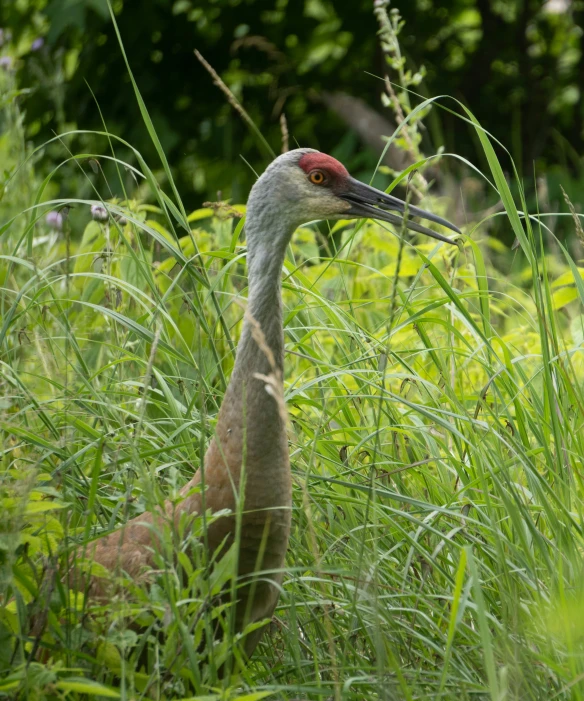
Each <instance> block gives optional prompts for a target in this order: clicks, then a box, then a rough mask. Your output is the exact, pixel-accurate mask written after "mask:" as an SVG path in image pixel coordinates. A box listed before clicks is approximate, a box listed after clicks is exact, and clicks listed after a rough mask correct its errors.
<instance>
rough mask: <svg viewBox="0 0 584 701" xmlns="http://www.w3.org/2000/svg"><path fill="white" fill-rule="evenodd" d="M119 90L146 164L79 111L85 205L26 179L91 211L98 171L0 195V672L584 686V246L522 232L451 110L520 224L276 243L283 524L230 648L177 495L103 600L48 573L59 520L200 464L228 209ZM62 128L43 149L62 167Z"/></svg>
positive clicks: (77, 537)
mask: <svg viewBox="0 0 584 701" xmlns="http://www.w3.org/2000/svg"><path fill="white" fill-rule="evenodd" d="M135 88H136V92H137V95H138V98H139V93H138V89H137V86H135ZM139 99H140V98H139ZM140 106H141V109H142V111H143V115H144V118H145V123H146V126H147V128H148V129H149V131H150V132H151V135H152V137H153V140H154V143H155V144H156V145H157V148H158V149H159V152H160V156H161V158H162V159H163V160H162V162H163V164H164V168H163V175H162V176H161V182H159V179H158V178H157V176H156V174H155V171H156V168H155V167H154V166H153V165H148V164H147V163H146V162H145V161H144V159H143V158H142V157H141V155H140V154H139V153H138V152H136V151H135V150H133V151H132V153H133V156H132V160H131V161H122V160H121V159H118V156H117V153H118V150H119V148H120V146H124V147H127V145H120V144H119V142H118V140H117V139H116V138H115V136H114V135H113V134H110V133H109V132H108V131H107V128H106V127H105V126H104V132H103V138H104V140H106V141H107V142H109V143H110V145H111V153H110V155H109V158H111V159H113V161H114V162H115V163H116V165H117V167H118V173H119V177H120V181H121V182H117V183H111V186H112V190H116V189H117V190H118V191H119V188H120V187H121V185H124V186H125V192H126V195H125V197H126V199H125V200H123V201H117V202H114V201H108V202H106V203H105V207H106V208H107V211H108V212H109V218H108V220H107V221H106V222H95V221H94V222H90V223H89V224H87V226H86V227H85V230H84V232H83V235H82V237H80V236H79V233H80V232H79V231H77V230H72V229H71V224H70V223H68V222H66V223H65V228H64V231H63V232H54V231H50V230H49V229H48V228H47V226H46V224H45V222H44V213H45V212H46V211H47V210H48V209H56V208H60V207H62V206H65V205H67V206H73V205H74V206H75V207H76V210H77V212H78V213H79V212H87V216H88V212H89V207H90V205H91V204H92V203H95V202H103V200H102V198H103V199H104V200H107V199H108V198H109V197H110V195H109V194H108V193H109V190H108V188H102V189H99V190H96V191H95V196H94V197H93V198H92V199H91V200H85V199H80V198H76V197H72V198H69V199H58V200H54V199H53V200H50V201H47V199H46V193H47V192H50V190H51V177H49V178H48V179H47V180H46V181H44V182H42V183H37V184H36V188H33V194H32V195H31V196H30V197H29V196H28V194H27V193H26V192H25V191H23V190H22V189H16V188H15V187H14V183H16V182H17V180H16V178H17V177H19V176H20V174H21V173H23V172H24V170H23V169H25V168H26V167H27V166H26V165H21V169H20V170H18V171H17V173H16V174H15V175H14V176H13V179H12V182H11V183H9V186H8V188H7V190H6V193H5V195H4V201H5V202H8V203H9V206H10V207H11V208H14V202H15V201H17V200H18V198H20V199H21V204H20V206H19V208H17V209H16V211H17V213H16V215H15V216H13V215H12V213H9V214H7V215H6V218H5V220H4V221H0V314H1V323H0V434H1V436H2V442H1V447H0V455H1V482H0V484H1V485H2V492H1V499H2V511H1V514H2V515H1V516H0V519H1V521H0V523H1V534H0V556H1V560H0V563H1V569H0V597H1V601H2V608H1V609H0V669H1V670H2V678H1V680H0V695H4V696H8V697H11V696H19V697H20V698H35V699H44V698H46V699H52V698H59V699H62V698H67V699H82V698H87V697H91V696H102V697H111V698H123V699H141V698H160V699H162V698H164V699H186V698H193V697H197V698H201V699H202V698H205V699H210V698H213V699H215V698H217V699H235V698H239V699H247V700H248V701H252V700H253V699H260V698H263V696H269V697H271V698H274V699H294V698H306V699H330V698H333V699H335V700H340V699H373V698H379V699H438V698H443V699H476V698H480V699H482V698H484V699H492V700H493V701H494V700H495V699H497V700H502V699H534V700H536V699H537V700H541V699H581V698H582V697H584V683H583V681H584V657H583V649H582V643H583V633H582V631H584V598H583V592H582V585H581V582H582V505H583V500H582V486H583V485H582V478H583V477H582V470H583V465H582V456H583V455H584V445H583V441H584V438H583V432H582V425H583V420H584V393H583V391H582V381H583V378H584V364H583V359H582V340H583V335H584V334H583V329H584V322H583V319H584V317H583V316H582V303H583V302H584V284H583V282H582V276H581V272H582V271H581V269H580V268H578V266H577V262H575V261H574V260H573V259H572V257H571V256H570V255H569V253H568V251H567V249H566V248H565V247H563V246H562V245H561V244H560V243H558V244H557V245H556V246H555V247H556V249H559V250H560V251H561V254H562V255H563V258H561V259H560V258H552V257H550V256H549V255H548V253H547V251H548V249H549V246H550V242H551V241H553V232H551V231H549V230H548V228H547V227H546V225H545V221H546V220H543V219H542V218H540V217H538V213H537V212H530V213H529V216H526V215H525V209H526V208H525V204H524V203H523V202H521V201H519V202H515V201H514V200H513V197H512V195H511V192H510V189H509V186H508V184H507V177H506V171H509V172H511V173H512V172H513V171H512V164H511V162H510V160H509V158H508V155H507V154H506V153H505V152H504V151H502V150H501V149H500V148H499V147H498V146H497V151H495V150H494V146H493V142H492V140H491V139H490V137H489V135H488V134H487V133H486V132H485V131H483V129H482V128H481V127H480V125H478V124H477V123H476V122H475V120H474V118H473V117H472V115H470V114H469V113H465V114H463V116H461V119H462V118H464V119H465V120H466V121H467V126H468V128H473V129H475V130H476V133H477V136H478V139H479V141H480V143H481V145H482V148H483V150H484V153H485V156H486V159H487V162H488V163H489V167H490V172H489V173H485V174H484V176H483V177H485V178H486V179H487V180H488V181H489V182H490V183H491V184H492V187H493V188H495V189H496V191H497V193H498V196H499V197H500V199H501V201H502V202H503V204H504V207H505V211H504V213H503V214H502V215H501V216H504V217H506V220H507V221H508V225H509V227H510V229H511V230H512V231H513V232H514V234H515V236H516V237H517V239H518V241H519V244H520V250H519V252H518V253H513V252H512V251H509V250H501V249H502V248H503V247H502V246H501V244H498V243H497V242H493V241H491V239H490V238H489V236H488V221H482V222H481V221H479V222H474V221H472V213H469V217H470V221H469V222H468V223H467V225H466V227H465V231H466V234H467V235H466V237H465V239H464V244H463V245H462V246H461V248H460V249H458V248H455V247H453V248H447V247H445V246H443V245H436V246H435V245H433V244H428V243H426V242H424V243H420V245H418V246H413V245H412V243H411V241H410V239H409V238H408V239H407V240H406V241H403V242H400V241H399V236H398V237H396V235H395V233H394V232H392V231H391V230H389V229H388V228H386V227H383V226H380V225H377V224H372V223H366V224H364V225H362V224H358V225H356V226H355V225H354V224H352V223H347V222H345V223H340V224H337V225H335V229H337V230H339V229H342V230H343V237H342V240H343V246H342V248H341V250H340V251H339V253H338V254H337V255H336V256H335V258H334V259H332V260H323V259H321V258H319V249H318V239H317V231H316V230H315V228H314V227H310V226H308V227H305V228H303V229H301V230H300V231H299V232H297V234H296V236H295V239H294V241H293V243H292V245H291V247H290V250H289V255H288V257H287V260H286V264H285V265H286V269H285V271H284V305H285V327H286V353H287V354H286V378H285V382H286V400H287V403H288V408H289V412H290V426H289V437H290V452H291V457H292V469H293V485H294V514H293V532H292V538H291V543H290V548H289V557H288V562H287V569H286V578H285V581H284V584H283V588H282V595H281V599H280V605H279V607H278V610H277V614H276V616H275V618H274V620H273V622H272V624H271V626H270V630H269V635H266V636H265V638H264V640H263V642H262V644H261V645H260V647H259V648H258V650H257V651H256V654H255V655H254V657H253V659H252V661H251V662H250V664H249V665H247V666H244V667H243V668H242V669H241V670H240V671H239V673H238V674H236V675H233V676H232V677H230V678H229V677H228V678H225V679H220V678H219V677H218V675H217V669H218V667H219V666H220V665H221V664H223V663H225V662H226V661H227V664H228V665H230V666H231V668H235V667H236V663H237V661H238V654H239V653H238V652H237V640H234V639H233V634H232V633H230V627H229V616H230V612H229V611H228V610H226V611H221V610H219V608H220V607H218V606H217V605H216V604H215V603H214V599H213V596H214V594H216V593H217V591H219V590H220V588H221V587H225V586H230V583H231V578H232V573H233V564H234V560H233V558H227V559H226V560H224V561H223V562H222V564H221V565H218V566H214V563H213V562H212V558H210V557H209V554H207V553H206V551H205V549H204V547H203V546H202V543H204V524H203V519H200V520H199V521H197V522H196V523H195V525H194V527H193V528H192V529H185V530H184V532H182V531H180V529H179V532H178V533H177V532H173V531H171V530H170V529H169V530H168V531H167V532H166V533H164V534H163V539H162V547H161V550H160V553H159V554H158V570H157V572H156V573H154V574H153V576H152V578H151V582H150V584H149V586H144V587H141V586H138V585H136V584H135V583H133V582H129V581H127V582H122V583H121V586H120V588H119V594H118V595H117V596H116V597H115V598H114V599H112V601H110V602H109V603H108V605H107V606H96V605H91V606H89V605H87V604H86V603H85V602H84V601H83V597H82V596H79V595H77V596H76V595H74V594H73V593H72V592H70V591H68V588H67V585H66V584H64V583H63V582H62V580H61V577H60V575H59V574H58V572H59V571H61V572H62V571H63V569H65V568H66V562H67V559H68V557H69V556H70V554H71V552H73V551H74V548H78V546H80V545H81V546H83V545H84V544H87V543H89V542H90V541H92V540H93V539H94V538H97V537H99V535H100V534H102V533H105V532H109V531H110V530H111V529H113V528H115V527H116V526H117V525H118V524H120V523H122V522H123V521H125V520H126V519H127V518H129V517H132V516H134V515H136V514H140V513H142V512H144V511H145V510H151V509H153V508H155V506H156V505H157V504H161V503H162V502H163V501H164V499H165V498H167V497H170V498H171V499H178V498H179V497H178V491H179V489H180V487H181V486H182V485H183V484H184V483H185V482H186V481H187V480H188V479H189V478H190V476H191V475H192V473H193V471H194V470H196V469H198V467H199V466H200V464H201V460H202V457H203V455H204V451H205V447H206V445H207V443H208V440H209V436H210V435H212V432H213V426H214V421H215V417H216V414H217V410H218V407H219V406H220V404H221V399H222V396H223V393H224V390H225V386H226V382H227V380H228V378H229V375H230V372H231V368H232V365H233V359H234V346H235V343H236V341H237V338H238V336H239V330H240V325H241V319H242V316H243V310H242V307H241V304H240V301H241V300H244V299H245V296H246V285H247V282H246V277H245V248H244V245H245V244H244V238H243V237H244V233H243V220H242V219H239V218H238V217H234V216H233V214H234V213H233V212H232V211H230V210H228V209H226V208H220V209H219V210H218V212H214V211H213V210H210V209H209V210H198V211H196V212H193V213H191V214H188V213H187V212H186V211H185V208H184V207H183V205H182V203H181V201H180V196H179V193H178V192H177V190H176V188H174V187H173V186H172V169H171V167H170V165H169V164H168V163H167V162H166V159H164V158H163V153H162V150H161V147H160V144H159V142H158V140H157V138H156V135H155V132H154V127H153V126H152V123H151V121H150V120H149V117H148V113H147V109H146V106H145V105H144V103H143V102H142V101H141V100H140ZM423 107H425V105H422V108H423ZM469 123H470V124H469ZM7 133H8V132H7ZM10 134H12V138H16V136H15V135H16V132H15V131H14V130H12V131H11V132H10ZM88 158H93V156H91V154H81V155H66V156H65V157H64V163H65V162H77V163H78V164H79V166H80V177H85V176H84V175H83V173H84V169H87V166H86V162H87V159H88ZM129 169H130V170H132V171H134V172H135V174H136V177H138V178H139V179H140V180H141V181H142V182H143V185H142V186H141V201H135V200H132V199H131V197H132V195H133V193H132V190H131V188H130V187H129V183H130V182H131V181H130V179H129V178H128V177H127V172H128V170H129ZM53 175H54V174H53ZM31 177H32V176H31ZM88 180H89V179H88ZM27 182H28V184H29V186H32V184H33V183H32V182H31V180H30V177H29V178H28V180H27ZM167 190H168V192H171V193H172V194H167V193H166V191H167ZM11 198H12V202H11ZM145 202H146V203H145ZM446 205H447V203H443V202H439V201H434V202H432V207H433V209H435V210H436V209H437V210H440V209H441V208H445V207H446ZM2 211H3V212H4V214H6V213H7V212H8V211H9V210H8V209H7V208H4V209H3V210H2ZM122 217H123V218H122ZM494 249H498V253H493V250H494ZM398 261H399V265H398ZM75 552H79V550H78V549H77V550H75ZM59 568H60V569H59ZM86 614H88V615H86ZM217 620H221V621H223V623H222V624H223V625H224V626H225V631H226V633H225V636H224V637H223V638H222V639H219V640H217V641H216V642H215V643H213V644H211V643H209V642H208V643H207V645H206V648H205V649H201V648H200V641H201V640H203V639H204V636H205V634H208V633H209V631H210V630H211V628H212V627H213V626H215V624H216V621H217ZM207 640H208V637H207Z"/></svg>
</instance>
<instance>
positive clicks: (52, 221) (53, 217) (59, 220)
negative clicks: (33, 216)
mask: <svg viewBox="0 0 584 701" xmlns="http://www.w3.org/2000/svg"><path fill="white" fill-rule="evenodd" d="M45 222H46V223H47V226H49V227H50V228H51V229H54V230H55V231H62V229H63V215H62V214H61V212H57V211H55V210H52V211H51V212H48V214H47V216H46V217H45Z"/></svg>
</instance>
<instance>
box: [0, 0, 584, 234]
mask: <svg viewBox="0 0 584 701" xmlns="http://www.w3.org/2000/svg"><path fill="white" fill-rule="evenodd" d="M112 5H113V9H114V12H115V14H116V18H117V22H118V24H119V27H120V31H121V35H122V39H123V42H124V46H125V49H126V52H127V55H128V56H129V59H130V62H131V66H132V69H133V71H134V74H135V77H136V80H137V83H138V85H139V87H140V90H141V91H142V95H143V97H144V99H145V101H146V104H147V106H148V109H149V112H150V114H151V115H152V118H153V121H154V125H155V127H156V131H157V133H158V135H159V137H160V139H161V141H162V145H163V147H164V149H165V151H166V154H167V156H168V158H169V161H170V162H171V163H172V164H173V168H174V173H173V175H174V176H175V178H176V181H177V183H178V185H179V189H180V191H181V195H182V197H183V199H184V200H185V203H186V204H187V207H190V208H195V207H197V206H200V205H201V203H202V202H203V201H204V200H207V199H215V198H216V196H217V191H221V194H222V197H231V198H233V200H234V201H236V202H241V201H244V200H245V198H246V196H247V192H248V189H249V187H250V185H251V183H252V182H253V178H254V175H253V172H252V169H251V168H250V165H251V166H252V167H253V168H255V169H256V170H261V169H262V168H263V167H264V166H265V164H266V163H267V161H268V160H269V159H270V156H269V154H268V153H267V152H266V150H265V149H263V148H262V145H261V144H260V143H259V142H258V140H257V139H256V138H255V136H254V135H253V133H251V132H250V130H249V129H248V128H247V127H246V125H245V123H244V122H243V121H242V120H241V118H240V116H239V115H238V114H237V113H236V112H235V111H234V109H233V108H232V106H230V105H229V104H228V102H227V100H226V98H225V96H224V94H223V93H222V92H221V91H220V90H219V89H218V88H217V87H215V86H213V83H212V78H211V76H210V75H209V74H208V73H207V72H206V71H205V69H204V68H203V67H202V66H201V64H200V63H199V62H198V61H197V59H196V58H195V55H194V49H195V48H196V49H198V50H199V51H200V52H201V53H202V55H203V56H204V57H205V58H206V59H207V61H208V62H209V63H210V64H211V65H212V66H213V68H214V69H215V70H216V71H217V72H218V73H219V75H220V76H221V78H222V80H223V81H224V82H225V84H226V85H227V86H228V87H229V89H230V90H231V91H232V93H233V94H234V95H235V96H236V97H237V99H238V100H240V101H241V103H242V104H243V106H244V107H245V109H246V110H247V112H248V113H249V114H250V116H251V117H252V119H253V120H254V121H255V123H256V124H257V125H258V127H259V128H260V129H261V132H262V133H263V134H264V135H265V137H266V139H267V141H268V142H269V144H270V145H271V147H272V148H273V150H274V151H275V152H276V153H277V152H279V151H280V150H281V141H282V131H281V116H282V115H285V118H286V122H287V128H288V131H289V140H290V146H291V147H294V146H295V145H301V146H311V147H315V148H319V149H322V150H324V151H327V152H330V153H333V154H334V155H336V156H337V157H339V158H342V159H343V160H344V161H345V162H346V163H347V165H348V166H349V167H350V168H352V169H353V171H355V172H356V174H357V175H359V176H360V177H367V176H368V175H371V174H372V173H373V170H374V168H375V165H376V163H377V161H378V158H379V155H380V153H381V150H382V148H383V145H384V141H383V137H384V136H388V135H390V134H391V133H392V131H393V129H394V128H395V125H396V121H395V115H394V114H393V112H392V111H391V110H390V109H388V108H387V107H386V106H384V100H383V95H384V92H385V89H384V83H383V80H382V77H383V76H384V74H385V73H386V71H387V65H386V62H385V60H384V56H383V53H382V50H381V48H380V46H379V41H378V37H377V33H378V30H379V27H378V25H377V22H376V18H375V16H374V12H373V8H374V3H373V2H372V0H335V2H329V1H328V0H149V1H148V2H143V1H141V2H138V0H114V2H113V3H112ZM1 8H2V9H1V10H0V27H2V28H3V30H4V31H3V36H2V38H3V46H2V47H0V52H1V53H0V55H1V56H2V57H3V62H4V63H3V67H4V70H13V71H15V72H16V83H17V85H18V86H19V88H20V89H21V90H22V94H21V96H20V98H19V100H20V107H21V109H22V110H23V111H24V113H25V125H24V126H25V132H26V136H27V138H28V139H29V140H30V141H32V142H33V143H34V144H41V143H43V142H45V141H46V140H47V139H49V138H51V137H53V136H54V135H55V134H57V133H62V132H64V131H68V130H70V129H74V128H79V129H101V128H102V126H103V124H102V116H101V115H103V119H104V121H105V124H106V125H107V128H108V129H109V130H110V131H111V132H113V133H115V134H117V135H119V136H120V137H122V138H123V139H125V140H127V141H128V142H130V143H131V144H133V145H134V146H135V147H136V148H137V149H138V150H140V151H141V152H142V153H143V154H144V155H145V156H146V158H147V160H149V161H155V160H156V154H155V151H154V148H153V146H152V143H151V141H150V139H149V136H148V134H147V131H146V130H145V129H144V126H143V123H142V120H141V118H140V114H139V109H138V105H137V103H136V100H135V99H134V95H133V91H132V88H131V85H130V82H129V77H128V75H127V71H126V68H125V65H124V60H123V56H122V54H121V51H120V48H119V45H118V41H117V38H116V36H115V32H114V29H113V26H112V23H111V21H110V16H109V10H108V7H107V3H106V1H105V0H4V1H3V3H2V5H1ZM391 9H397V10H399V13H400V15H401V16H402V18H403V22H404V23H405V24H404V26H403V28H402V29H401V33H400V38H399V40H400V45H401V50H402V52H403V55H404V58H405V68H406V70H410V71H411V72H412V74H415V73H416V72H419V74H418V76H417V77H416V79H415V81H414V85H413V86H412V89H414V90H417V91H419V93H420V94H422V95H424V96H433V95H439V94H444V95H450V96H452V97H455V98H458V99H460V100H461V101H463V102H465V103H466V104H467V105H468V106H469V107H470V108H471V109H472V110H473V112H474V113H475V115H476V116H477V118H478V119H479V121H480V122H481V124H482V125H483V126H484V127H485V128H486V129H487V130H488V131H490V133H492V134H493V135H494V136H495V137H496V138H497V139H499V140H500V141H501V142H503V143H504V144H505V145H506V146H507V147H508V148H509V149H510V150H511V155H512V156H513V159H514V160H515V163H516V165H517V168H518V169H520V171H521V174H522V175H523V176H524V187H525V189H526V192H527V193H528V195H530V196H531V197H532V200H531V201H533V195H534V194H535V193H537V194H538V196H539V200H540V201H539V207H540V208H543V209H545V208H546V207H548V206H549V207H550V208H551V209H552V210H558V209H559V210H562V209H563V210H564V211H567V209H566V206H565V204H564V202H563V197H562V193H561V191H560V188H559V182H560V181H561V182H562V185H563V187H564V188H565V189H566V191H567V192H568V194H569V195H570V197H571V198H572V199H573V200H574V201H575V202H576V203H577V202H578V201H579V199H580V197H579V195H580V192H581V191H582V186H584V179H583V177H582V158H581V153H582V146H583V139H584V130H583V115H584V107H583V105H582V101H581V99H580V92H581V86H582V81H583V77H584V61H583V59H582V53H583V51H582V47H583V42H584V35H583V31H582V27H583V26H584V2H581V1H578V2H576V1H574V2H570V1H569V0H548V2H541V0H447V1H443V0H441V1H440V2H435V1H433V0H407V1H401V2H399V1H398V2H393V3H391V4H390V10H391ZM9 62H10V65H9ZM389 77H390V79H392V80H396V82H398V81H397V79H396V75H393V76H392V75H391V70H389ZM385 102H386V101H385ZM444 104H446V105H448V101H445V102H444ZM450 104H451V106H452V107H453V108H454V107H455V105H454V103H453V102H452V101H451V102H450ZM98 106H99V109H98ZM100 110H101V115H100ZM476 141H477V140H476V134H475V133H474V130H472V129H470V128H469V129H465V128H463V127H462V128H461V124H460V121H455V118H454V117H453V116H452V115H450V114H449V113H448V112H447V111H444V110H437V109H434V110H433V111H432V113H431V114H430V115H429V117H428V118H427V119H426V120H425V127H424V130H423V131H422V145H421V148H422V150H423V151H424V153H426V154H427V155H429V154H431V153H434V152H436V151H437V149H439V148H440V147H443V148H444V150H445V151H446V152H453V153H457V154H459V155H460V156H462V157H464V158H466V159H468V160H469V161H471V162H474V163H476V164H477V165H478V166H479V167H483V166H484V164H483V163H482V162H481V160H480V159H481V158H482V156H481V155H480V149H478V148H477V143H476ZM63 144H66V145H67V146H68V147H69V148H71V150H72V151H73V152H76V153H79V152H87V153H97V154H99V153H103V152H105V151H107V148H108V145H107V142H106V140H105V139H99V138H97V137H96V136H95V135H93V134H92V135H88V136H86V137H79V136H77V137H75V140H74V143H71V141H69V142H67V141H66V140H64V142H63V143H57V144H56V145H53V147H52V148H53V151H55V152H57V153H60V154H61V157H64V156H66V148H65V146H64V145H63ZM118 153H119V155H120V156H121V157H122V158H131V155H130V153H129V152H128V153H120V152H118ZM241 156H243V158H241ZM51 157H52V158H56V157H57V156H56V153H53V154H51ZM401 158H402V160H401V161H400V156H399V154H397V155H396V156H395V159H394V162H392V161H391V158H389V159H386V162H387V164H388V165H389V166H390V167H393V168H394V169H397V170H399V169H401V168H402V167H403V165H404V162H403V153H402V155H401ZM244 159H245V161H247V162H248V163H249V164H250V165H248V163H246V162H245V161H244ZM102 165H103V164H102ZM104 167H105V166H104ZM76 168H77V165H75V164H70V165H68V166H67V167H65V168H63V169H61V170H60V172H59V173H58V175H57V179H56V182H57V183H61V184H62V185H64V187H65V190H66V188H67V185H66V181H67V179H68V177H70V176H71V175H72V171H73V170H75V169H76ZM448 168H451V169H452V168H458V171H457V174H458V175H460V167H459V166H458V165H456V164H455V163H454V162H453V161H451V160H448V161H445V163H444V165H441V169H442V170H444V169H448ZM87 170H88V173H89V175H90V177H92V178H94V179H95V180H99V178H100V177H101V174H93V175H92V174H91V171H89V169H87ZM77 174H78V173H77ZM106 174H107V173H106ZM4 177H5V178H6V177H7V173H4ZM538 178H539V185H540V187H539V190H538V189H537V187H536V183H537V182H538ZM108 180H109V181H110V182H111V178H109V179H108ZM379 184H383V182H382V181H380V183H379ZM88 187H89V186H88ZM461 187H462V186H461ZM477 187H478V189H479V190H480V193H477ZM481 188H484V186H483V185H482V184H479V185H478V186H477V184H476V183H475V187H474V188H471V190H470V191H469V192H467V193H465V194H466V199H467V200H468V198H469V195H477V194H481V195H482V197H484V198H486V199H485V200H484V201H481V202H480V206H481V207H482V206H484V207H488V206H489V205H491V204H492V203H494V202H495V201H496V196H495V195H493V200H492V202H491V201H490V200H489V197H490V195H489V193H488V192H487V191H486V190H483V189H481ZM59 194H60V195H61V196H66V195H68V194H69V193H68V192H66V191H65V192H60V193H59ZM80 194H83V193H80ZM114 194H116V193H114ZM470 204H471V205H472V204H473V200H472V198H471V200H470ZM559 233H560V235H561V233H562V232H561V231H560V232H559ZM499 236H500V238H503V239H505V238H507V236H508V234H507V233H506V232H505V231H501V232H499ZM507 242H509V241H507Z"/></svg>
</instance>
